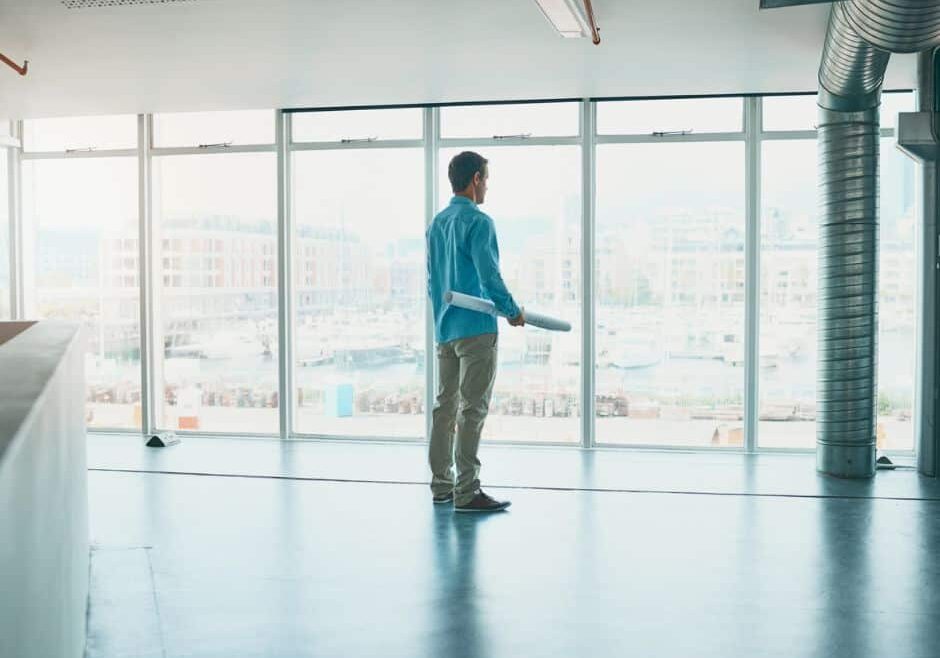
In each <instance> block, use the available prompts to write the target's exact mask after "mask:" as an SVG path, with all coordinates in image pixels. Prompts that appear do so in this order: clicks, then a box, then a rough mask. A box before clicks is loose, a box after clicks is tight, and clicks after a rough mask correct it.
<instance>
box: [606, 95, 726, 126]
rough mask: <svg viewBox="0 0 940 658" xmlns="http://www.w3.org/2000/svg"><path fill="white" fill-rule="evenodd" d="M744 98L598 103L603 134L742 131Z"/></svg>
mask: <svg viewBox="0 0 940 658" xmlns="http://www.w3.org/2000/svg"><path fill="white" fill-rule="evenodd" d="M743 125H744V104H743V103H742V102H741V99H740V98H690V99H680V100H645V101H605V102H600V103H598V104H597V133H598V134H599V135H651V134H677V133H679V134H681V133H686V134H691V133H717V132H732V133H736V132H741V131H742V130H743Z"/></svg>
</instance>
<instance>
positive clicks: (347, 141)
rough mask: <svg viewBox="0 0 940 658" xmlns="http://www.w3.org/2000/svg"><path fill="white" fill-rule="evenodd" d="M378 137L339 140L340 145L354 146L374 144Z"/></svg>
mask: <svg viewBox="0 0 940 658" xmlns="http://www.w3.org/2000/svg"><path fill="white" fill-rule="evenodd" d="M377 139H378V137H343V138H342V139H341V140H339V143H340V144H355V143H357V142H374V141H376V140H377Z"/></svg>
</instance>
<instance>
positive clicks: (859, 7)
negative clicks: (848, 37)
mask: <svg viewBox="0 0 940 658" xmlns="http://www.w3.org/2000/svg"><path fill="white" fill-rule="evenodd" d="M842 4H844V5H845V11H846V16H847V18H848V20H849V22H850V23H851V24H852V27H854V28H855V31H856V32H857V33H858V34H859V36H861V38H862V39H864V40H865V41H867V42H868V43H870V44H871V45H873V46H874V47H875V48H880V49H881V50H885V51H887V52H892V53H917V52H920V51H922V50H927V49H928V48H933V47H934V46H936V45H937V38H938V34H940V4H938V3H937V2H936V1H935V0H848V2H844V3H842Z"/></svg>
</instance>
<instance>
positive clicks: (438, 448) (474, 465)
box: [428, 334, 496, 505]
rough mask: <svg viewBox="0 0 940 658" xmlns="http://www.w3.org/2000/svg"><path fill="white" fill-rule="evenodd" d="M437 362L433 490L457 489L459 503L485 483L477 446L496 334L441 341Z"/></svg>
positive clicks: (491, 374) (431, 460)
mask: <svg viewBox="0 0 940 658" xmlns="http://www.w3.org/2000/svg"><path fill="white" fill-rule="evenodd" d="M437 365H438V386H437V401H436V402H435V404H434V410H433V411H432V425H431V441H430V445H429V446H428V462H429V464H430V466H431V491H432V492H434V495H439V494H445V493H448V492H450V491H453V492H454V503H455V504H457V505H464V504H466V503H468V502H470V501H471V500H472V499H473V496H474V494H475V493H476V492H477V491H478V490H479V488H480V460H479V459H477V450H478V448H479V447H480V434H481V433H482V432H483V423H484V421H485V420H486V414H487V412H488V411H489V407H490V397H491V396H492V393H493V381H494V380H495V379H496V334H482V335H480V336H471V337H470V338H459V339H457V340H452V341H450V342H449V343H443V344H441V345H438V346H437ZM455 425H456V429H457V431H456V441H454V427H455ZM455 463H456V466H457V479H456V483H455V482H454V464H455Z"/></svg>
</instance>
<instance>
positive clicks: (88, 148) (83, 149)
mask: <svg viewBox="0 0 940 658" xmlns="http://www.w3.org/2000/svg"><path fill="white" fill-rule="evenodd" d="M94 150H95V147H94V146H83V147H81V148H74V149H65V152H66V153H91V152H92V151H94Z"/></svg>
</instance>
